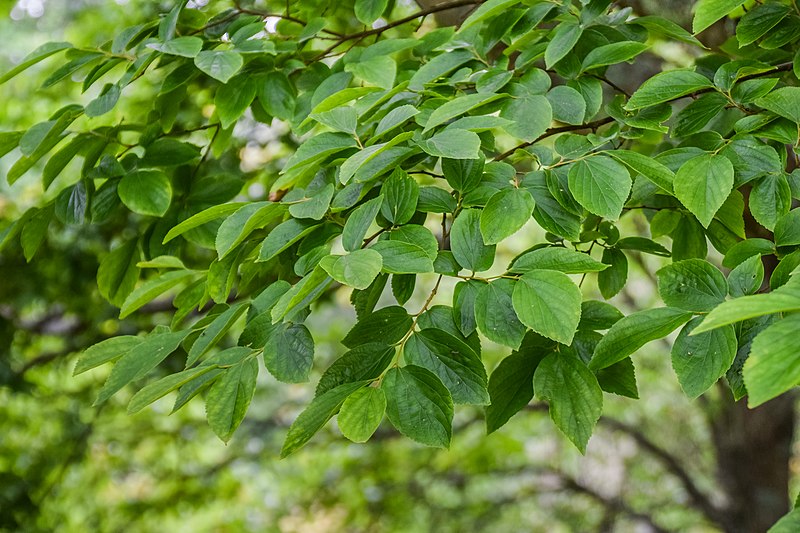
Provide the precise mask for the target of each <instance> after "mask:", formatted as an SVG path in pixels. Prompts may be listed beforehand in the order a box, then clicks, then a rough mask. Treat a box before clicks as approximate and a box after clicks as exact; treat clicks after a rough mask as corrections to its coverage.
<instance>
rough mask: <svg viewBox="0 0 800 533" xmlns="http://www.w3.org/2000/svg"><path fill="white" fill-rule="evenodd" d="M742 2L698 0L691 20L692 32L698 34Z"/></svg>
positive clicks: (735, 0) (737, 0) (736, 0)
mask: <svg viewBox="0 0 800 533" xmlns="http://www.w3.org/2000/svg"><path fill="white" fill-rule="evenodd" d="M744 2H745V0H700V1H699V2H698V3H697V7H696V9H695V12H694V19H692V32H693V33H695V34H697V33H700V32H701V31H703V30H705V29H706V28H708V27H709V26H711V25H712V24H714V23H715V22H716V21H718V20H719V19H721V18H722V17H724V16H725V15H727V14H728V13H730V12H731V11H733V10H734V9H736V8H737V7H739V6H740V5H742V4H744Z"/></svg>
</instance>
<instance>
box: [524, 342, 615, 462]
mask: <svg viewBox="0 0 800 533" xmlns="http://www.w3.org/2000/svg"><path fill="white" fill-rule="evenodd" d="M533 387H534V389H535V390H536V396H538V397H539V398H541V399H542V400H545V401H547V402H548V403H549V406H550V418H552V419H553V422H554V423H555V425H556V426H557V427H558V429H560V430H561V431H562V432H563V433H564V435H566V436H567V438H569V440H570V441H571V442H572V443H573V444H574V445H575V447H576V448H578V450H579V451H580V452H581V453H583V454H585V453H586V444H587V443H588V442H589V437H591V436H592V431H594V426H595V425H596V424H597V421H598V420H599V419H600V415H601V414H602V412H603V391H602V390H600V385H599V384H598V383H597V378H596V377H595V375H594V374H593V373H592V372H591V370H589V369H588V368H586V365H584V364H583V363H582V362H581V361H579V360H578V359H577V358H575V357H572V356H569V355H566V354H562V353H551V354H550V355H548V356H547V357H545V358H544V359H542V361H541V362H540V363H539V366H537V367H536V373H535V374H534V376H533Z"/></svg>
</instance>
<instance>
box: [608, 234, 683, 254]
mask: <svg viewBox="0 0 800 533" xmlns="http://www.w3.org/2000/svg"><path fill="white" fill-rule="evenodd" d="M614 246H616V247H617V248H619V249H620V250H636V251H638V252H644V253H646V254H652V255H660V256H661V257H669V256H670V253H669V250H667V249H666V248H664V247H663V246H661V245H660V244H658V243H657V242H655V241H652V240H650V239H647V238H645V237H623V238H622V239H620V240H618V241H617V243H616V244H615V245H614Z"/></svg>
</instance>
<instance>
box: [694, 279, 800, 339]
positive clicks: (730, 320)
mask: <svg viewBox="0 0 800 533" xmlns="http://www.w3.org/2000/svg"><path fill="white" fill-rule="evenodd" d="M791 311H800V279H797V276H794V277H792V278H790V281H789V282H788V283H786V284H785V285H783V286H781V287H780V288H778V289H776V290H774V291H772V292H769V293H764V294H754V295H752V296H742V297H741V298H736V299H734V300H728V301H726V302H722V303H721V304H720V305H718V306H717V307H715V308H714V309H713V310H712V311H711V312H710V313H709V314H708V315H707V316H706V317H705V319H704V320H703V323H702V324H700V325H699V326H697V327H696V328H695V330H694V332H693V333H694V334H698V333H702V332H704V331H710V330H712V329H714V328H719V327H722V326H727V325H728V324H734V323H736V322H741V321H742V320H747V319H748V318H755V317H757V316H763V315H771V314H774V313H787V312H791Z"/></svg>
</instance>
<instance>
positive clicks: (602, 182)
mask: <svg viewBox="0 0 800 533" xmlns="http://www.w3.org/2000/svg"><path fill="white" fill-rule="evenodd" d="M569 189H570V192H572V195H573V196H574V197H575V199H576V200H577V201H578V203H579V204H581V205H582V206H583V207H585V208H586V209H587V210H588V211H589V212H591V213H594V214H595V215H598V216H601V217H603V218H607V219H610V220H617V219H618V218H619V216H620V214H621V213H622V206H623V205H625V201H626V200H627V199H628V194H630V190H631V176H630V174H629V173H628V169H626V168H625V167H624V166H623V165H621V164H619V163H617V162H616V161H614V160H613V159H611V158H610V157H606V156H602V155H600V156H594V157H589V158H587V159H583V160H581V161H578V162H577V163H575V164H574V165H573V166H572V168H571V169H570V170H569Z"/></svg>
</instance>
